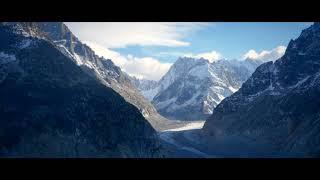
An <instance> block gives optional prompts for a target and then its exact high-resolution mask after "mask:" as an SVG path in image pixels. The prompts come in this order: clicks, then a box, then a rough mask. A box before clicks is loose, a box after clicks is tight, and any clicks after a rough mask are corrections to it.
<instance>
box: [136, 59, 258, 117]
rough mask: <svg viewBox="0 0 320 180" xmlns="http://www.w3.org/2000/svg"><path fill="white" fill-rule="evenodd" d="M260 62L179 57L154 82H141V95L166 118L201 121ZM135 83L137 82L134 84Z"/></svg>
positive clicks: (234, 89) (237, 86)
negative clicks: (142, 85) (212, 60)
mask: <svg viewBox="0 0 320 180" xmlns="http://www.w3.org/2000/svg"><path fill="white" fill-rule="evenodd" d="M262 63H264V61H262V60H252V59H246V60H242V61H240V60H225V59H221V60H217V61H214V62H210V61H209V60H206V59H204V58H199V59H198V58H189V57H181V58H179V59H178V60H177V61H176V62H175V63H174V64H173V65H172V67H171V68H170V69H169V71H168V72H167V73H166V74H165V75H164V76H163V77H162V78H161V79H160V80H159V81H158V82H157V83H155V82H154V81H147V80H143V83H144V84H147V83H149V84H148V85H144V86H145V87H147V88H145V87H141V86H139V84H138V85H137V87H138V89H139V90H140V91H141V93H142V94H143V95H144V96H145V97H146V98H148V99H149V100H150V101H151V102H152V104H153V105H154V106H155V107H156V109H157V111H158V112H159V113H160V114H161V115H163V116H165V117H166V118H168V119H178V120H200V119H201V120H203V119H205V118H207V117H208V116H209V115H211V114H212V111H213V109H214V108H215V107H216V106H217V105H218V104H219V103H220V102H221V101H222V100H223V99H224V98H225V97H228V96H230V95H231V94H232V93H234V92H236V91H237V90H238V89H239V88H240V87H241V85H242V83H243V82H245V81H246V80H247V79H248V78H249V77H250V75H251V74H252V73H253V71H254V70H255V68H256V67H258V66H259V65H260V64H262ZM136 84H137V83H136Z"/></svg>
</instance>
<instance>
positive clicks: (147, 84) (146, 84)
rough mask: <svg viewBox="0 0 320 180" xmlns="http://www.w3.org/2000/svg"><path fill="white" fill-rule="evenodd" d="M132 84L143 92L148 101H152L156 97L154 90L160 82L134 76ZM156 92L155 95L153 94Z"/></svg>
mask: <svg viewBox="0 0 320 180" xmlns="http://www.w3.org/2000/svg"><path fill="white" fill-rule="evenodd" d="M131 82H132V83H133V85H134V86H135V87H136V88H137V89H138V90H139V91H140V92H141V94H142V95H143V96H144V97H145V98H147V99H148V100H150V101H151V100H152V98H153V97H154V93H156V91H155V90H154V89H155V88H156V87H157V86H158V82H157V81H154V80H148V79H139V78H136V77H134V76H132V77H131ZM153 92H154V93H153Z"/></svg>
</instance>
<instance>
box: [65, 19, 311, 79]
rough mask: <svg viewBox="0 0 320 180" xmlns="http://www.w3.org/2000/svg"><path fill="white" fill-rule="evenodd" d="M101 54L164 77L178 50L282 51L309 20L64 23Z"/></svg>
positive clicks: (236, 55) (201, 53)
mask: <svg viewBox="0 0 320 180" xmlns="http://www.w3.org/2000/svg"><path fill="white" fill-rule="evenodd" d="M66 24H67V26H68V27H69V28H70V29H71V31H72V32H73V33H74V34H75V35H76V36H77V37H78V38H79V39H80V40H81V41H83V42H84V43H86V44H87V45H89V46H90V47H91V48H92V49H93V50H94V51H95V52H96V53H97V54H98V55H100V56H104V57H106V58H109V59H111V60H112V61H113V62H114V63H115V64H116V65H118V66H119V67H120V68H122V70H123V71H125V72H127V73H128V74H130V75H134V76H136V77H140V78H146V79H153V80H158V79H160V78H161V77H162V76H163V75H164V74H165V73H166V72H167V71H168V69H169V68H170V66H171V65H172V64H173V63H174V62H175V61H176V60H177V58H178V57H180V56H191V57H197V58H199V57H204V58H207V59H211V60H212V61H214V60H217V59H221V58H226V59H238V60H240V59H243V58H245V57H250V58H253V59H254V58H256V59H263V58H268V59H271V60H274V59H277V58H279V57H281V56H282V55H283V53H284V52H285V48H286V46H287V44H288V43H289V41H290V39H295V38H297V37H298V36H299V34H300V33H301V31H302V30H303V29H305V28H307V27H309V26H310V25H311V24H312V23H307V22H276V23H272V22H259V23H255V22H236V23H235V22H213V23H210V22H208V23H204V22H202V23H197V22H184V23H178V22H177V23H173V22H169V23H166V22H163V23H161V22H159V23H157V22H150V23H149V22H141V23H139V22H136V23H129V22H128V23H126V22H121V23H116V22H113V23H110V22H109V23H108V22H107V23H100V22H96V23H89V22H87V23H79V22H76V23H71V22H69V23H66Z"/></svg>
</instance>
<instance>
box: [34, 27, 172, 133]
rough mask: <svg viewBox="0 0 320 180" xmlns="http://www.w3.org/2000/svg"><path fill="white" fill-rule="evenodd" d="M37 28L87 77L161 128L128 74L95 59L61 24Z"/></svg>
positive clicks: (160, 121)
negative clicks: (118, 96)
mask: <svg viewBox="0 0 320 180" xmlns="http://www.w3.org/2000/svg"><path fill="white" fill-rule="evenodd" d="M37 25H38V27H39V28H40V29H41V31H42V32H44V33H45V34H46V36H47V37H48V38H50V39H51V40H52V41H53V42H54V43H55V44H56V45H57V46H58V47H59V49H60V51H61V52H63V53H64V54H65V55H67V56H69V57H70V58H72V59H73V60H74V61H75V62H76V63H77V64H78V65H79V66H80V67H81V68H82V69H84V70H85V71H86V72H87V73H88V74H89V75H91V76H95V77H97V78H99V79H101V80H102V81H105V84H106V85H107V86H108V87H111V88H112V89H114V90H115V91H116V92H118V93H119V94H120V95H121V96H122V97H124V98H125V100H126V101H128V102H129V103H131V104H133V105H134V106H136V107H137V108H138V109H139V111H140V112H141V113H142V114H143V116H144V117H145V118H146V119H147V120H148V121H149V122H150V123H151V125H152V126H153V127H154V128H156V129H161V128H162V126H164V125H165V124H166V119H165V118H163V117H161V116H160V115H159V114H158V113H157V111H156V109H155V108H154V106H153V105H152V104H151V103H150V102H149V101H148V100H147V99H146V98H145V97H144V96H143V95H141V93H140V92H139V90H138V89H137V88H136V87H135V86H134V85H133V83H132V82H131V77H130V76H129V75H127V74H126V73H124V72H123V71H121V69H120V68H119V67H118V66H116V65H114V63H113V62H112V60H110V59H105V58H103V57H98V56H97V55H96V54H95V53H94V51H93V50H92V49H91V48H90V47H88V46H87V45H85V44H83V43H81V41H79V39H78V38H77V37H76V36H74V35H73V33H72V32H71V31H70V30H69V29H68V27H67V26H66V25H65V24H64V23H61V22H39V23H37Z"/></svg>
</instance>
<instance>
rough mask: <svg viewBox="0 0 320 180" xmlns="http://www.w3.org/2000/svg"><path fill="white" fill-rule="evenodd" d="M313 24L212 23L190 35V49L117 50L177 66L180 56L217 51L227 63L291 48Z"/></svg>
mask: <svg viewBox="0 0 320 180" xmlns="http://www.w3.org/2000/svg"><path fill="white" fill-rule="evenodd" d="M308 26H310V23H306V22H301V23H292V22H291V23H290V22H289V23H283V22H277V23H241V22H237V23H231V22H225V23H222V22H221V23H212V24H211V25H209V26H206V27H204V28H202V29H200V30H198V31H197V32H193V33H190V34H188V35H187V36H186V37H185V38H183V40H185V41H187V42H190V45H189V46H182V47H166V46H139V45H133V46H128V47H125V48H113V50H115V51H118V52H120V53H122V54H131V55H134V56H137V57H144V56H151V57H154V58H157V59H159V60H160V61H164V62H174V61H175V60H176V59H177V58H178V57H179V55H183V54H188V53H193V54H199V53H203V52H208V51H212V50H215V51H217V52H219V53H221V54H222V55H223V57H224V58H227V59H240V58H241V56H242V55H243V54H245V53H246V52H247V51H249V50H250V49H254V50H256V51H258V52H260V51H262V50H270V49H273V48H275V47H277V46H280V45H282V46H287V44H288V43H289V41H290V39H295V38H297V37H298V36H299V34H300V33H301V31H302V30H303V29H305V28H306V27H308Z"/></svg>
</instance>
